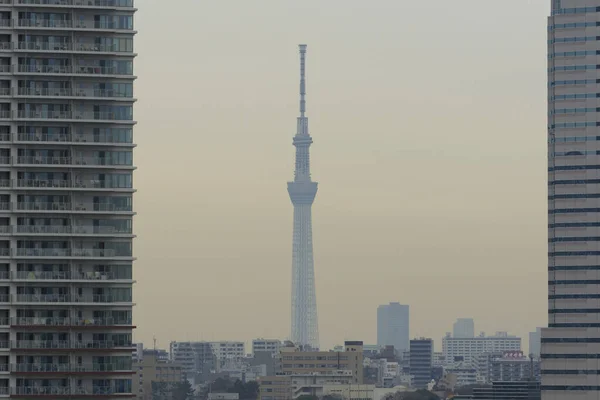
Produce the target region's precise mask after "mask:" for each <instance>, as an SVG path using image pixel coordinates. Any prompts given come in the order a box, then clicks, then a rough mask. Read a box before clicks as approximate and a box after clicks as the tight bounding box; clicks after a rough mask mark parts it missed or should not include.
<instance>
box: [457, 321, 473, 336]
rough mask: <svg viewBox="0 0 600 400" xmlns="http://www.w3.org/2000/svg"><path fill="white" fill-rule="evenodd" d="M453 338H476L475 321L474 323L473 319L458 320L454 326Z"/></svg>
mask: <svg viewBox="0 0 600 400" xmlns="http://www.w3.org/2000/svg"><path fill="white" fill-rule="evenodd" d="M452 337H455V338H472V337H475V321H473V318H458V319H457V320H456V322H455V323H454V325H453V326H452Z"/></svg>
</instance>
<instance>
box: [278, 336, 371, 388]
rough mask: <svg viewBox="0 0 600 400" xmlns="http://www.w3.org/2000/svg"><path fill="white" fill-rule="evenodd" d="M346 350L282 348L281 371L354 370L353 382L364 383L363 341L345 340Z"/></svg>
mask: <svg viewBox="0 0 600 400" xmlns="http://www.w3.org/2000/svg"><path fill="white" fill-rule="evenodd" d="M344 350H345V351H302V350H301V348H300V347H297V346H295V347H282V348H281V349H280V358H281V361H280V366H279V373H280V374H283V375H301V374H306V373H326V372H335V371H352V374H353V382H352V383H356V384H362V383H363V349H362V342H361V341H347V342H345V349H344Z"/></svg>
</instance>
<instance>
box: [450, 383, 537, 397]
mask: <svg viewBox="0 0 600 400" xmlns="http://www.w3.org/2000/svg"><path fill="white" fill-rule="evenodd" d="M467 399H469V400H540V399H541V391H540V383H539V382H532V381H522V382H494V383H493V384H492V386H491V387H486V388H474V389H473V394H472V395H464V396H463V395H459V396H454V397H453V398H452V400H467Z"/></svg>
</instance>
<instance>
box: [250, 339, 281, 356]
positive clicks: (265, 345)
mask: <svg viewBox="0 0 600 400" xmlns="http://www.w3.org/2000/svg"><path fill="white" fill-rule="evenodd" d="M281 346H282V343H281V340H279V339H262V338H261V339H254V340H253V341H252V354H256V353H257V352H259V351H268V352H269V353H271V354H272V355H273V357H277V355H278V354H279V348H280V347H281Z"/></svg>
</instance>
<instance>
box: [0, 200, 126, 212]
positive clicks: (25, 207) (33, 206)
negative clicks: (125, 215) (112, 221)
mask: <svg viewBox="0 0 600 400" xmlns="http://www.w3.org/2000/svg"><path fill="white" fill-rule="evenodd" d="M1 204H3V203H0V205H1ZM4 204H5V205H6V204H10V203H4ZM0 209H2V208H1V207H0ZM9 209H10V207H8V208H6V210H9ZM16 210H17V211H96V212H132V207H131V206H116V205H114V204H100V203H75V204H72V203H45V202H27V203H17V204H16Z"/></svg>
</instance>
